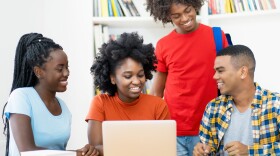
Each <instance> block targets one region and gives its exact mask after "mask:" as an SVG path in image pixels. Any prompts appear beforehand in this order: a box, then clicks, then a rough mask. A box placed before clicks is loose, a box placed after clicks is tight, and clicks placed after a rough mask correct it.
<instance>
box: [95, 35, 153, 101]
mask: <svg viewBox="0 0 280 156" xmlns="http://www.w3.org/2000/svg"><path fill="white" fill-rule="evenodd" d="M99 51H100V53H99V55H98V56H97V57H96V58H95V61H94V63H93V65H92V67H91V68H90V71H91V74H92V75H93V77H94V85H95V86H96V87H97V88H98V89H100V90H101V91H102V92H104V93H108V95H110V96H114V95H115V93H116V92H117V86H116V85H113V84H112V83H111V79H110V75H115V70H116V68H117V67H118V66H120V65H121V64H122V63H123V60H124V59H126V58H132V59H133V60H135V61H137V62H140V63H141V64H142V65H143V69H144V73H145V77H146V79H149V80H150V79H152V78H153V75H152V71H155V69H156V66H155V64H156V63H157V60H156V56H155V53H154V47H153V45H152V44H151V43H150V44H143V38H142V37H140V36H139V35H138V34H137V33H136V32H133V33H123V34H121V35H120V38H118V39H117V40H115V41H114V40H110V41H109V42H108V43H104V44H103V45H102V47H101V48H100V49H99Z"/></svg>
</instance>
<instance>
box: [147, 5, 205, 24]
mask: <svg viewBox="0 0 280 156" xmlns="http://www.w3.org/2000/svg"><path fill="white" fill-rule="evenodd" d="M173 3H176V4H186V5H190V6H193V7H194V8H195V9H196V11H198V10H199V9H200V8H201V7H202V5H203V4H204V0H147V3H146V5H147V8H146V10H147V11H148V12H150V15H151V16H154V20H155V21H157V20H159V21H161V22H162V23H163V24H166V23H169V22H171V23H172V21H171V19H170V18H169V11H170V7H171V5H172V4H173Z"/></svg>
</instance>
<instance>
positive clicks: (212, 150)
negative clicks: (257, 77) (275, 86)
mask: <svg viewBox="0 0 280 156" xmlns="http://www.w3.org/2000/svg"><path fill="white" fill-rule="evenodd" d="M255 65H256V62H255V58H254V54H253V53H252V51H251V50H250V49H249V48H248V47H246V46H243V45H234V46H230V47H227V48H225V49H223V50H222V51H220V53H219V54H218V55H217V57H216V60H215V65H214V69H215V71H216V73H215V75H214V79H215V80H216V81H217V85H218V88H219V89H220V92H221V94H222V95H221V96H219V97H217V98H215V99H213V100H212V101H210V103H209V104H208V105H207V107H206V110H205V112H204V115H203V118H202V121H201V125H200V132H199V135H200V143H198V144H197V145H196V146H195V148H194V151H193V155H195V156H196V155H280V138H279V137H280V134H279V131H280V115H279V114H280V96H279V94H278V95H277V94H275V93H273V92H271V91H269V90H265V89H262V88H261V87H260V86H259V85H258V84H257V83H254V71H255Z"/></svg>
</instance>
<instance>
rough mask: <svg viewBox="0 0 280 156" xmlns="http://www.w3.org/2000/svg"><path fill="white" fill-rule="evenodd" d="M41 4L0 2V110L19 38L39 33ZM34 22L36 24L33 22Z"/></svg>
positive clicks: (13, 0) (0, 144)
mask: <svg viewBox="0 0 280 156" xmlns="http://www.w3.org/2000/svg"><path fill="white" fill-rule="evenodd" d="M42 9H43V6H42V2H40V1H36V0H25V1H16V0H9V1H6V0H1V1H0V19H1V28H0V34H1V35H0V43H1V44H0V62H1V65H0V72H1V78H0V86H1V87H0V108H1V109H0V110H1V115H2V108H3V106H4V104H5V103H6V101H7V99H8V96H9V91H10V89H11V85H12V78H13V63H14V62H13V59H14V55H15V49H16V45H17V41H18V39H19V37H20V36H21V35H22V34H23V33H26V32H31V31H37V32H41V31H42V30H43V29H42V25H43V20H42V18H41V17H42V15H43V13H42ZM34 21H36V22H34ZM2 132H3V124H2V120H1V123H0V151H1V152H0V156H2V155H4V151H5V148H4V147H5V146H4V145H5V137H4V135H3V134H2Z"/></svg>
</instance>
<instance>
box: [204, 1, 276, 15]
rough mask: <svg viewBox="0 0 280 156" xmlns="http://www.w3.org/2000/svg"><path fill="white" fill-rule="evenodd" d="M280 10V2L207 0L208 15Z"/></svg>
mask: <svg viewBox="0 0 280 156" xmlns="http://www.w3.org/2000/svg"><path fill="white" fill-rule="evenodd" d="M273 9H280V0H209V1H208V13H209V15H212V14H225V13H239V12H252V11H263V10H273Z"/></svg>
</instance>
